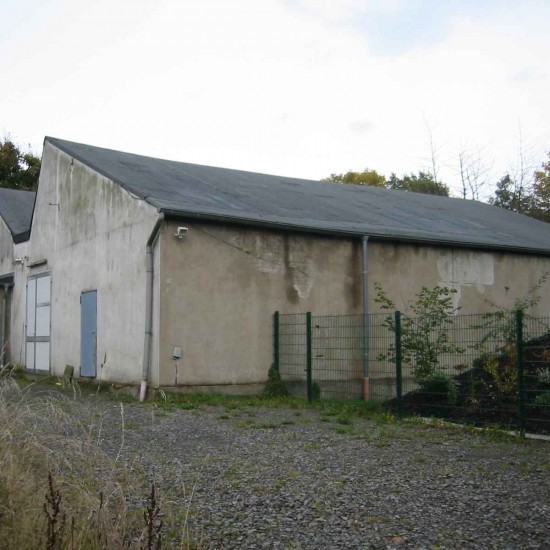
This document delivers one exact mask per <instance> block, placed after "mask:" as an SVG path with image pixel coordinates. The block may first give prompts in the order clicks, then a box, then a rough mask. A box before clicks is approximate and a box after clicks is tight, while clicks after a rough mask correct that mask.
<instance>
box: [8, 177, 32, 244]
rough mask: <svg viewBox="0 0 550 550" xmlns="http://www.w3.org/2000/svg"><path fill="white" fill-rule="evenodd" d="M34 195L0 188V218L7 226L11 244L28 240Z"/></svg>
mask: <svg viewBox="0 0 550 550" xmlns="http://www.w3.org/2000/svg"><path fill="white" fill-rule="evenodd" d="M35 197H36V193H33V192H32V191H19V190H17V189H7V188H5V187H0V217H1V218H2V219H3V220H4V223H5V224H6V225H7V226H8V229H9V230H10V232H11V235H12V238H13V242H14V243H20V242H23V241H26V240H28V238H29V234H30V230H31V222H32V213H33V210H34V199H35Z"/></svg>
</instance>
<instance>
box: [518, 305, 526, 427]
mask: <svg viewBox="0 0 550 550" xmlns="http://www.w3.org/2000/svg"><path fill="white" fill-rule="evenodd" d="M516 355H517V368H518V417H519V433H520V435H521V436H522V437H525V358H524V355H523V310H521V309H518V310H517V311H516Z"/></svg>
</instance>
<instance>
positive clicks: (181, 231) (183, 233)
mask: <svg viewBox="0 0 550 550" xmlns="http://www.w3.org/2000/svg"><path fill="white" fill-rule="evenodd" d="M187 233H189V229H188V228H187V227H178V229H177V231H176V232H175V233H174V237H177V238H178V239H183V238H184V237H187Z"/></svg>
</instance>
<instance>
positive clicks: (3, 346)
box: [0, 283, 11, 369]
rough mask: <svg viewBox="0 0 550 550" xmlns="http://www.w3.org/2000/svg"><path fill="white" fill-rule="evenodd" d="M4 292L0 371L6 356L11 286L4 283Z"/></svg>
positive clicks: (0, 336)
mask: <svg viewBox="0 0 550 550" xmlns="http://www.w3.org/2000/svg"><path fill="white" fill-rule="evenodd" d="M2 288H3V289H4V292H3V293H2V334H1V335H0V338H1V340H0V369H2V368H4V357H5V355H6V349H5V347H6V325H7V322H8V320H7V319H6V317H7V314H8V290H9V289H10V288H11V284H9V283H4V284H3V285H2Z"/></svg>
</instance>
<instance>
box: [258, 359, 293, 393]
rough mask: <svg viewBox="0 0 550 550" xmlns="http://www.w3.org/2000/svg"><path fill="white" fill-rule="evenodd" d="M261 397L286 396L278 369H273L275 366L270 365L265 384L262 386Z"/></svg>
mask: <svg viewBox="0 0 550 550" xmlns="http://www.w3.org/2000/svg"><path fill="white" fill-rule="evenodd" d="M263 395H264V396H265V397H286V396H287V395H288V389H287V387H286V386H285V383H284V382H283V381H282V379H281V373H280V372H279V369H277V368H275V365H271V367H270V369H269V371H268V372H267V382H266V383H265V386H264V391H263Z"/></svg>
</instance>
